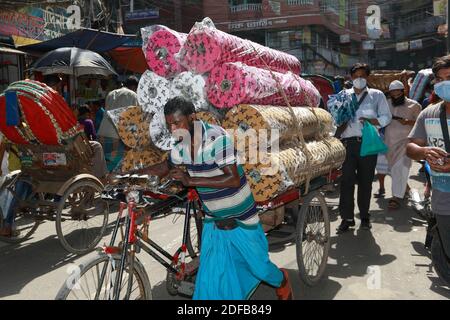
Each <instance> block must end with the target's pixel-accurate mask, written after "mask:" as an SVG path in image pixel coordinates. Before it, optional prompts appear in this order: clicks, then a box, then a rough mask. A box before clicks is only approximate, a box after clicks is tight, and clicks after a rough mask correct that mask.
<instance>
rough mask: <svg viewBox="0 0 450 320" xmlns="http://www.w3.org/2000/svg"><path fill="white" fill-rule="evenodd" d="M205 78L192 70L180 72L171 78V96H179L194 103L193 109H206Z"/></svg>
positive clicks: (207, 105)
mask: <svg viewBox="0 0 450 320" xmlns="http://www.w3.org/2000/svg"><path fill="white" fill-rule="evenodd" d="M205 87H206V78H205V77H204V76H202V75H198V74H197V75H196V74H194V73H192V72H189V71H187V72H182V73H180V74H178V75H177V76H175V78H174V79H173V80H172V87H171V90H172V96H174V97H176V96H181V97H184V98H185V99H187V100H189V101H191V102H192V103H193V104H194V107H195V111H207V110H208V109H209V102H208V99H207V97H206V89H205Z"/></svg>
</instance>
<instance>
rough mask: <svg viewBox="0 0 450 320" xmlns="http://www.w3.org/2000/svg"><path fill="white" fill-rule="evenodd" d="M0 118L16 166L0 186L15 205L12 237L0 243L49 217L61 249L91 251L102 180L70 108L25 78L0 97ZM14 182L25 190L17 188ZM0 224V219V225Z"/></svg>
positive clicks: (102, 216) (103, 215)
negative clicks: (14, 114)
mask: <svg viewBox="0 0 450 320" xmlns="http://www.w3.org/2000/svg"><path fill="white" fill-rule="evenodd" d="M8 93H12V94H13V102H15V107H16V108H17V111H18V119H17V120H18V121H17V123H16V124H15V125H11V124H8V123H7V121H5V120H4V119H5V118H6V117H7V114H8V112H11V110H8V107H7V106H6V105H7V104H8V98H7V97H5V96H6V95H7V94H8ZM5 100H6V101H5ZM0 117H3V121H1V122H0V131H1V132H2V134H3V135H4V137H5V139H6V141H8V143H12V144H14V145H15V146H17V149H18V156H19V157H20V160H21V165H22V168H21V170H20V171H15V172H11V173H10V174H9V175H8V176H7V177H6V179H5V181H4V183H3V184H2V186H1V187H0V192H2V193H5V192H6V193H9V197H11V198H13V200H14V202H15V203H16V205H15V208H14V210H15V215H14V223H13V230H12V235H11V237H0V241H3V242H9V243H20V242H22V241H24V240H26V239H28V238H29V237H30V236H31V235H32V234H33V233H34V232H35V231H36V229H37V228H38V226H39V224H41V223H42V222H44V221H45V220H48V221H55V225H56V233H57V235H58V238H59V240H60V242H61V245H62V246H63V247H64V249H66V250H67V251H69V252H71V253H74V254H84V253H87V252H89V251H91V250H93V249H94V248H95V247H96V245H97V244H98V242H99V241H100V239H101V238H102V236H103V234H104V232H105V230H106V226H107V222H108V214H109V208H108V204H107V203H106V202H105V201H103V200H102V198H101V191H102V190H103V184H102V182H101V181H100V180H99V179H97V178H96V177H95V176H94V174H93V166H92V156H93V152H94V151H93V149H92V147H91V145H90V143H89V141H88V139H87V138H86V136H85V134H84V132H82V129H81V128H80V127H79V126H78V124H77V121H76V119H75V116H74V115H73V113H72V111H71V110H70V109H69V107H68V106H67V104H66V103H65V102H64V100H63V99H62V97H61V96H59V95H58V94H57V93H56V92H55V91H54V90H53V89H51V88H50V87H47V86H46V85H44V84H42V83H39V82H36V81H30V80H26V81H19V82H15V83H13V84H11V85H10V86H9V87H8V89H7V91H5V94H2V95H1V96H0ZM46 125H47V126H48V127H45V126H46ZM39 126H44V128H46V130H39V129H37V128H38V127H39ZM20 185H22V187H23V185H26V186H27V188H28V192H25V193H24V192H18V191H19V190H18V189H17V188H18V186H20ZM6 214H7V213H5V212H3V217H2V218H5V216H6ZM3 223H4V219H0V227H2V226H3Z"/></svg>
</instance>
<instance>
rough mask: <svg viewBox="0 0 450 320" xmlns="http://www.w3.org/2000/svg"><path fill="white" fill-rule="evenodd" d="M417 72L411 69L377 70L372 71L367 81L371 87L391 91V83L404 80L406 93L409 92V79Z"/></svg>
mask: <svg viewBox="0 0 450 320" xmlns="http://www.w3.org/2000/svg"><path fill="white" fill-rule="evenodd" d="M414 75H415V72H414V71H409V70H403V71H401V70H376V71H372V73H371V74H370V76H369V78H368V79H367V83H368V85H369V87H371V88H374V89H378V90H381V91H383V92H384V93H387V92H389V85H390V84H391V82H392V81H394V80H399V81H401V82H403V85H404V86H405V93H406V95H408V94H409V89H410V88H409V81H408V80H409V79H410V78H414Z"/></svg>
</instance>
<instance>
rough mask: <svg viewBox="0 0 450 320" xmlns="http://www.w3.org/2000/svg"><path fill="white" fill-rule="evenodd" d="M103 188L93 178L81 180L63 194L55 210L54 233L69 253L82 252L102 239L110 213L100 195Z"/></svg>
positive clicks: (89, 249) (91, 248)
mask: <svg viewBox="0 0 450 320" xmlns="http://www.w3.org/2000/svg"><path fill="white" fill-rule="evenodd" d="M102 189H103V188H102V187H101V186H100V185H99V184H97V183H96V182H94V181H93V180H80V181H77V182H75V183H74V184H73V185H72V186H70V187H69V188H68V189H67V190H66V192H65V193H64V195H63V196H62V198H61V200H60V202H59V204H58V208H57V212H56V232H57V234H58V238H59V240H60V242H61V245H62V246H63V247H64V249H66V250H67V251H68V252H70V253H74V254H85V253H87V252H89V251H92V250H93V249H95V247H96V246H97V244H98V243H99V242H100V240H101V239H102V237H103V235H104V233H105V230H106V227H107V224H108V215H109V207H108V204H107V203H106V202H105V201H104V200H102V198H101V192H102Z"/></svg>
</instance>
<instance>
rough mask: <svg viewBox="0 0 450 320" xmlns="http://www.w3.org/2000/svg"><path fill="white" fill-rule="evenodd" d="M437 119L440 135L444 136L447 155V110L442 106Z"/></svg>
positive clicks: (449, 138)
mask: <svg viewBox="0 0 450 320" xmlns="http://www.w3.org/2000/svg"><path fill="white" fill-rule="evenodd" d="M439 118H440V120H441V129H442V135H443V136H444V143H445V151H447V153H450V135H449V132H448V124H447V110H446V108H445V105H444V104H442V106H441V112H440V115H439Z"/></svg>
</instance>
